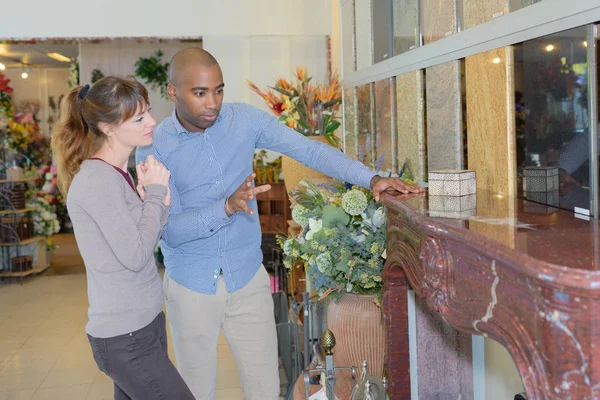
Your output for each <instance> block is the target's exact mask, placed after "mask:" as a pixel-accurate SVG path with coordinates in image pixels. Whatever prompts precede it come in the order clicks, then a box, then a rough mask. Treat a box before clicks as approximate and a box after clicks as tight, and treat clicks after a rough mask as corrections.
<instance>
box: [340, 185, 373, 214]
mask: <svg viewBox="0 0 600 400" xmlns="http://www.w3.org/2000/svg"><path fill="white" fill-rule="evenodd" d="M367 205H368V201H367V196H366V195H365V194H364V193H363V192H361V191H360V190H356V189H353V190H350V191H348V192H346V193H344V195H343V196H342V207H343V208H344V211H346V212H347V213H348V214H350V215H360V214H362V212H363V211H365V209H366V208H367Z"/></svg>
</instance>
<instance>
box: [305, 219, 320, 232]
mask: <svg viewBox="0 0 600 400" xmlns="http://www.w3.org/2000/svg"><path fill="white" fill-rule="evenodd" d="M308 226H309V228H310V230H311V231H313V232H314V233H317V232H319V231H320V230H321V229H323V220H321V219H315V218H311V219H309V220H308Z"/></svg>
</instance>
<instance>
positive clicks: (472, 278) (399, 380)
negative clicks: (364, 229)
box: [383, 191, 600, 399]
mask: <svg viewBox="0 0 600 400" xmlns="http://www.w3.org/2000/svg"><path fill="white" fill-rule="evenodd" d="M383 201H384V204H385V205H386V207H387V209H388V238H387V240H388V245H387V254H388V259H387V262H386V266H385V270H384V281H385V288H384V295H383V308H384V314H385V319H386V329H387V333H388V352H387V355H386V367H387V370H388V375H389V378H390V379H389V380H390V397H391V398H392V399H409V398H411V397H410V378H409V339H408V317H407V311H406V309H407V307H406V304H407V291H408V289H409V286H410V287H411V288H412V289H414V291H415V293H416V296H417V297H420V298H422V299H423V300H424V303H425V304H426V305H427V307H428V308H429V309H430V310H433V311H435V312H438V313H439V314H440V315H441V317H442V318H443V320H444V321H445V322H446V323H448V324H450V325H451V326H452V327H454V328H456V329H458V330H459V331H462V332H465V333H468V334H474V335H483V336H485V337H488V338H490V339H493V340H495V341H497V342H498V343H500V344H501V345H502V346H504V347H505V348H506V349H507V350H508V352H509V353H510V355H511V356H512V358H513V360H514V361H515V363H516V365H517V368H518V370H519V373H520V376H521V379H522V381H523V385H524V387H525V390H526V392H527V394H528V396H529V398H534V399H592V398H600V353H599V352H600V271H599V269H600V236H599V232H598V231H599V224H598V221H594V220H592V221H589V220H583V219H580V218H577V217H576V216H575V215H574V214H573V213H572V212H567V211H561V210H558V209H554V208H551V207H548V206H544V205H540V204H536V203H531V202H527V201H525V200H520V199H514V198H507V197H504V196H501V195H494V194H491V193H488V192H485V191H478V192H477V212H476V213H475V215H473V216H471V217H463V218H462V219H449V218H441V217H439V216H436V215H437V214H436V213H433V212H430V211H429V208H428V197H427V196H419V195H399V196H392V195H385V196H384V197H383ZM463 398H464V397H463Z"/></svg>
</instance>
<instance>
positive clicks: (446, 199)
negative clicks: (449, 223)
mask: <svg viewBox="0 0 600 400" xmlns="http://www.w3.org/2000/svg"><path fill="white" fill-rule="evenodd" d="M476 214H477V195H475V194H469V195H466V196H431V195H430V196H429V216H430V217H434V218H452V219H468V218H470V217H474V216H475V215H476Z"/></svg>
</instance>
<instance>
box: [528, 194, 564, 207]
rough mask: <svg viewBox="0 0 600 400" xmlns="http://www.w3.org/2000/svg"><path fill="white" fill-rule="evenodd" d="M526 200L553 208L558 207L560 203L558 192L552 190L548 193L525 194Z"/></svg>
mask: <svg viewBox="0 0 600 400" xmlns="http://www.w3.org/2000/svg"><path fill="white" fill-rule="evenodd" d="M525 198H526V199H527V200H529V201H534V202H536V203H541V204H546V205H549V206H553V207H558V205H559V202H560V196H559V195H558V190H552V191H548V192H530V191H527V192H525Z"/></svg>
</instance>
